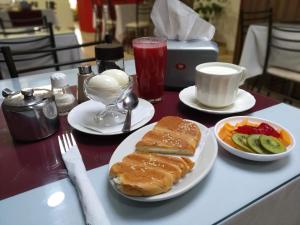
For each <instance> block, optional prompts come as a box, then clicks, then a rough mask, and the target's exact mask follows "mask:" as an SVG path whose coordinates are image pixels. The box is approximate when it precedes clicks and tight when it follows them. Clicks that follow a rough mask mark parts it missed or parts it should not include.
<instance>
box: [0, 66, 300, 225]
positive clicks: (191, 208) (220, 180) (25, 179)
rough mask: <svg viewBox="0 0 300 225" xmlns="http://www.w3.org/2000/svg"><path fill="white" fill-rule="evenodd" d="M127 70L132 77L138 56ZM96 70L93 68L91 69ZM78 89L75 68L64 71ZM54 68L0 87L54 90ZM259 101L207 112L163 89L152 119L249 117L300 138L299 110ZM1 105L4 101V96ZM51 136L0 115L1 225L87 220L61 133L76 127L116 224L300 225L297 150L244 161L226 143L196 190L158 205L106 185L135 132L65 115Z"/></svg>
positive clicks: (92, 175) (299, 149)
mask: <svg viewBox="0 0 300 225" xmlns="http://www.w3.org/2000/svg"><path fill="white" fill-rule="evenodd" d="M125 68H126V72H127V73H128V74H130V75H134V74H135V66H134V61H133V60H130V61H126V64H125ZM93 69H95V68H93ZM62 72H63V73H65V74H66V76H67V81H68V82H69V84H70V85H72V88H73V91H76V85H77V69H69V70H63V71H62ZM50 75H51V73H41V74H37V75H32V76H27V77H19V78H13V79H6V80H2V81H0V89H1V90H3V89H4V88H10V89H18V88H19V89H20V88H28V87H30V88H36V87H45V88H49V87H50ZM251 94H252V95H253V96H254V97H255V99H256V103H255V105H254V106H253V107H252V108H251V109H249V110H247V111H244V112H240V113H236V114H233V115H232V114H229V115H228V114H209V113H206V112H202V111H199V110H196V109H193V108H189V107H188V106H186V105H185V104H183V103H182V102H181V101H180V99H179V90H169V89H166V90H165V91H164V94H163V98H162V101H161V102H158V103H155V104H153V106H154V109H155V114H154V116H153V118H152V119H151V121H149V124H151V123H153V122H156V121H158V120H159V119H160V118H162V117H164V116H168V115H173V116H180V117H182V118H184V119H190V120H193V121H196V122H199V123H201V124H203V125H205V126H206V127H213V126H214V125H215V124H216V123H217V122H218V121H219V120H221V119H223V118H227V117H230V116H236V115H249V116H255V117H260V118H263V119H267V120H270V121H273V122H277V123H279V124H281V125H282V126H283V127H285V128H287V129H288V130H289V131H290V132H291V133H292V134H294V136H295V140H296V143H299V142H300V136H299V133H300V123H299V122H298V121H299V118H300V109H299V108H296V107H293V106H290V105H287V104H285V103H281V102H279V101H277V100H275V99H272V98H270V97H266V96H263V95H260V94H257V93H254V92H251ZM0 102H2V99H0ZM59 121H60V128H59V130H58V131H57V132H56V133H55V134H53V135H52V136H50V137H47V138H45V139H43V140H39V141H34V142H18V141H14V140H13V139H12V136H11V135H10V132H9V130H8V127H7V124H6V122H5V119H4V117H3V113H2V111H1V112H0V224H3V225H4V224H5V225H16V224H18V225H21V224H31V225H35V224H36V225H38V224H64V225H67V224H70V225H71V224H72V225H76V224H78V225H82V224H85V222H84V215H83V213H82V209H81V206H80V202H79V200H78V196H77V194H76V190H75V188H74V186H73V185H72V183H71V181H70V180H69V178H68V174H67V170H66V168H65V166H64V163H63V160H62V157H61V153H60V150H59V145H58V142H57V136H58V135H61V134H63V133H65V132H67V131H71V132H72V133H73V135H74V137H75V139H76V141H77V144H78V147H79V150H80V153H81V155H82V158H83V161H84V164H85V166H86V168H87V170H88V172H87V173H88V177H89V178H90V180H91V182H92V184H93V186H94V188H95V190H96V193H97V196H98V198H99V201H101V203H102V204H103V206H104V209H105V212H106V214H107V217H108V219H109V220H110V222H111V224H112V225H123V224H124V225H125V224H128V225H129V224H130V225H135V224H137V225H138V224H156V225H167V224H168V225H170V224H172V225H179V224H180V225H181V224H190V225H200V224H201V225H206V224H228V225H229V224H230V225H232V224H256V225H257V224H264V225H269V224H272V225H274V224H278V225H279V224H280V225H281V224H285V225H289V224H294V225H296V224H299V223H300V214H299V202H300V147H299V145H298V144H296V146H295V149H294V150H293V151H292V152H291V153H290V154H289V155H288V156H287V157H285V158H283V159H280V160H276V161H271V162H256V161H250V160H245V159H242V158H239V157H237V156H234V155H232V154H230V153H229V152H227V151H225V150H224V149H223V148H222V147H221V146H218V153H217V157H216V160H215V162H214V165H213V167H212V169H211V171H210V172H209V173H208V175H207V176H206V177H205V178H204V179H202V180H201V181H200V182H199V183H198V184H197V185H196V186H194V187H193V188H192V189H191V190H189V191H187V192H185V193H184V194H182V195H180V196H176V197H174V198H171V199H168V200H164V201H159V202H138V201H134V200H130V199H127V198H125V197H123V196H122V195H120V194H119V193H117V192H116V191H115V190H114V189H113V188H112V187H111V184H110V183H109V181H108V180H109V178H108V177H109V175H108V165H107V164H108V163H109V161H110V158H111V156H112V154H113V153H114V151H115V150H116V148H117V147H118V146H119V145H120V143H121V142H122V141H123V140H124V139H125V138H127V137H129V136H130V135H131V134H132V133H134V132H135V131H133V132H131V133H123V134H119V135H111V136H103V135H91V134H88V133H83V132H81V131H78V130H76V129H73V128H72V127H71V126H70V125H69V124H68V120H67V116H60V118H59Z"/></svg>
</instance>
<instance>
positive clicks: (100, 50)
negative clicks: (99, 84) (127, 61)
mask: <svg viewBox="0 0 300 225" xmlns="http://www.w3.org/2000/svg"><path fill="white" fill-rule="evenodd" d="M95 56H96V62H97V68H98V73H102V72H103V71H105V70H108V69H119V70H123V71H124V70H125V66H124V49H123V46H122V45H120V44H117V43H113V44H111V43H103V44H100V45H97V46H96V47H95Z"/></svg>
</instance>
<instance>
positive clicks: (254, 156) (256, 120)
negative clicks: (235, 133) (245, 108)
mask: <svg viewBox="0 0 300 225" xmlns="http://www.w3.org/2000/svg"><path fill="white" fill-rule="evenodd" d="M244 119H248V121H249V122H254V123H262V122H264V123H267V124H269V125H271V126H272V127H273V128H275V129H284V130H285V131H287V132H288V134H289V135H290V137H291V140H292V143H291V144H290V145H289V146H287V149H286V151H285V152H282V153H278V154H255V153H249V152H244V151H241V150H239V149H236V148H234V147H232V146H230V145H228V144H227V143H225V142H224V141H223V140H222V139H221V138H220V137H219V135H218V134H219V131H220V129H221V128H222V127H223V126H224V124H225V123H230V124H232V125H235V124H236V123H238V122H241V121H242V120H244ZM214 132H215V136H216V138H217V141H218V143H219V144H220V145H221V146H222V147H223V148H224V149H225V150H227V151H228V152H230V153H231V154H234V155H236V156H238V157H241V158H244V159H248V160H253V161H273V160H278V159H281V158H283V157H286V156H287V155H288V154H289V153H291V151H292V150H293V149H294V147H295V145H296V141H295V138H294V136H293V134H292V133H291V132H290V131H289V130H288V129H286V128H285V127H283V126H281V125H279V124H277V123H274V122H272V121H269V120H265V119H261V118H257V117H250V116H233V117H228V118H225V119H223V120H221V121H219V122H218V123H217V124H216V125H215V128H214Z"/></svg>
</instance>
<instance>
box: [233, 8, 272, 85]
mask: <svg viewBox="0 0 300 225" xmlns="http://www.w3.org/2000/svg"><path fill="white" fill-rule="evenodd" d="M272 23H273V19H272V8H269V9H266V10H259V11H244V10H241V13H240V22H239V24H240V28H239V30H240V39H239V40H238V43H239V44H238V47H237V49H238V53H237V54H238V56H237V57H238V59H240V58H241V53H242V49H243V45H244V41H245V38H246V35H247V32H248V28H249V26H250V25H253V24H265V25H267V26H268V37H267V39H268V42H269V39H270V33H271V27H272ZM267 48H268V47H267ZM266 52H267V54H268V52H269V51H268V50H267V49H266ZM267 58H268V57H266V59H267ZM264 73H265V68H264V69H263V72H262V74H264ZM259 81H260V77H259V76H258V77H255V78H254V79H249V80H247V81H246V86H247V88H249V89H251V90H253V89H254V88H255V87H257V86H258V82H259Z"/></svg>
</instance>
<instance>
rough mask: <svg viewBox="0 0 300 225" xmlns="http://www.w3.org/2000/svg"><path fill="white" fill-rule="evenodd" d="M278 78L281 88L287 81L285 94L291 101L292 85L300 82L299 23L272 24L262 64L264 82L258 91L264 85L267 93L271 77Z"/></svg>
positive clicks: (270, 85) (270, 86)
mask: <svg viewBox="0 0 300 225" xmlns="http://www.w3.org/2000/svg"><path fill="white" fill-rule="evenodd" d="M274 77H276V78H279V79H280V80H281V81H280V82H278V83H279V85H280V86H281V88H282V90H286V87H285V85H284V82H282V81H287V82H288V88H287V92H286V93H285V95H286V96H287V99H286V100H288V101H289V102H291V103H292V100H291V99H292V98H291V97H292V94H293V89H294V85H295V84H296V83H299V82H300V24H298V25H297V26H289V25H284V24H279V25H274V26H273V27H272V30H271V35H270V40H269V42H268V48H267V56H266V60H265V65H264V78H265V79H264V82H263V83H262V84H261V85H260V87H259V91H260V90H261V89H262V87H263V86H265V87H266V88H267V89H268V95H269V94H270V91H271V90H272V78H274Z"/></svg>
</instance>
